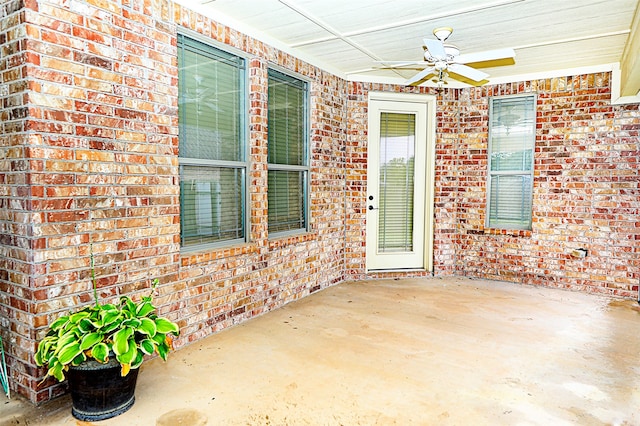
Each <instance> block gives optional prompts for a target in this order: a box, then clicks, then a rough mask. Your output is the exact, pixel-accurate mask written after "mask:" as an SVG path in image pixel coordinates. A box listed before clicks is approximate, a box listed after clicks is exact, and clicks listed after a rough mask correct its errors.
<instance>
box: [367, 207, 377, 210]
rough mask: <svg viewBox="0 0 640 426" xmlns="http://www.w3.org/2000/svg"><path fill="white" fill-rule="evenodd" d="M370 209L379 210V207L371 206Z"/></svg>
mask: <svg viewBox="0 0 640 426" xmlns="http://www.w3.org/2000/svg"><path fill="white" fill-rule="evenodd" d="M369 210H378V208H377V207H373V206H369Z"/></svg>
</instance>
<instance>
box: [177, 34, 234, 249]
mask: <svg viewBox="0 0 640 426" xmlns="http://www.w3.org/2000/svg"><path fill="white" fill-rule="evenodd" d="M244 99H245V61H244V59H242V58H240V57H237V56H235V55H232V54H229V53H227V52H224V51H221V50H219V49H216V48H214V47H212V46H209V45H207V44H204V43H201V42H199V41H196V40H193V39H190V38H188V37H186V36H183V35H179V36H178V124H179V132H180V133H179V165H180V225H181V228H180V233H181V244H182V247H183V248H193V247H201V246H203V245H209V244H219V243H228V242H237V241H244V239H245V206H246V174H247V163H246V149H245V145H246V141H245V140H246V138H245V119H246V118H245V112H244V111H245V109H246V108H245V101H244Z"/></svg>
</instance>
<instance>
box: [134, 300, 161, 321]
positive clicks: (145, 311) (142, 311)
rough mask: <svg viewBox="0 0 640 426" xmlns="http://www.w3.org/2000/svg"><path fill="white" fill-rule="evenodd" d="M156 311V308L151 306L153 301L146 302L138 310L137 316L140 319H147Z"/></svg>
mask: <svg viewBox="0 0 640 426" xmlns="http://www.w3.org/2000/svg"><path fill="white" fill-rule="evenodd" d="M155 310H156V308H155V306H153V305H152V304H151V301H145V302H144V303H142V304H141V305H140V306H138V309H136V315H137V316H138V318H140V317H146V316H147V315H149V314H150V313H151V312H153V311H155Z"/></svg>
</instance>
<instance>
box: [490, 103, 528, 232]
mask: <svg viewBox="0 0 640 426" xmlns="http://www.w3.org/2000/svg"><path fill="white" fill-rule="evenodd" d="M535 103H536V98H535V95H527V96H516V97H505V98H493V99H491V103H490V109H489V116H490V120H491V122H490V127H489V175H488V178H489V182H488V185H487V191H488V197H487V200H488V209H487V210H488V214H487V223H486V225H487V227H489V228H503V229H504V228H511V229H531V210H532V192H533V153H534V144H535V127H536V123H535Z"/></svg>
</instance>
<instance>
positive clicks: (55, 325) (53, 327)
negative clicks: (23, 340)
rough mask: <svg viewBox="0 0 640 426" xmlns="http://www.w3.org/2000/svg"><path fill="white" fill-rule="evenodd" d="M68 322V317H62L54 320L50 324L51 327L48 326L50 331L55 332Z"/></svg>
mask: <svg viewBox="0 0 640 426" xmlns="http://www.w3.org/2000/svg"><path fill="white" fill-rule="evenodd" d="M68 321H69V317H68V316H66V315H65V316H62V317H60V318H58V319H56V320H55V321H54V322H52V323H51V325H50V326H49V328H50V329H51V330H52V331H56V330H58V329H59V328H60V327H62V326H64V325H65V324H66V323H67V322H68Z"/></svg>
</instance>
